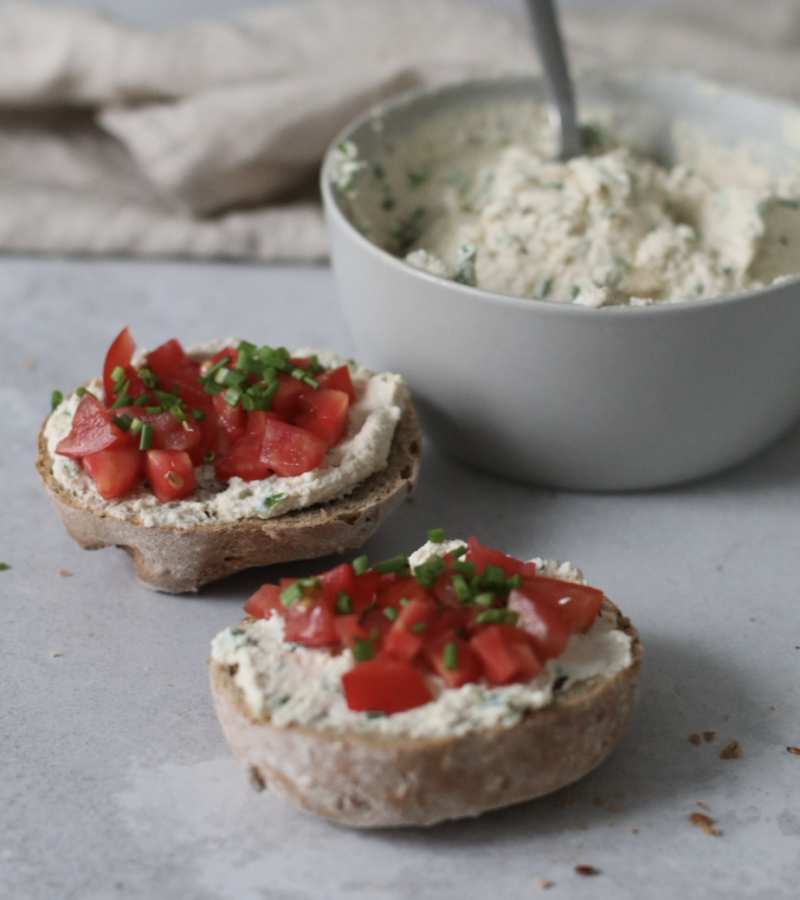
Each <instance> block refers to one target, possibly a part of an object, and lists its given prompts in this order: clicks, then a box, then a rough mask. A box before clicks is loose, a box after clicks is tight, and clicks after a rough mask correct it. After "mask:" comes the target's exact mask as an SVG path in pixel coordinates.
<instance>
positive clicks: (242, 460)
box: [214, 434, 272, 481]
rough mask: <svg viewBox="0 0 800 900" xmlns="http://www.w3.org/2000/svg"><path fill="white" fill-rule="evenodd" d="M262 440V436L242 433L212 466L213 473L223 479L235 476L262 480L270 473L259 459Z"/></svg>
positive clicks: (245, 479)
mask: <svg viewBox="0 0 800 900" xmlns="http://www.w3.org/2000/svg"><path fill="white" fill-rule="evenodd" d="M262 442H263V438H262V437H260V436H259V435H257V434H245V435H243V436H242V437H240V438H239V440H238V441H234V442H233V444H231V446H230V448H229V449H228V452H227V453H226V454H225V456H223V457H222V459H221V460H220V461H219V462H218V463H217V464H216V465H215V466H214V474H215V475H216V476H217V478H221V479H223V480H224V481H229V480H230V479H231V478H235V477H238V478H241V479H243V480H244V481H263V480H264V479H265V478H267V477H269V475H271V474H272V469H270V467H269V466H268V465H267V464H266V463H265V462H263V461H262V459H261V444H262Z"/></svg>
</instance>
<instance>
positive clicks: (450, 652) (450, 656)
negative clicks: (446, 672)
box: [443, 641, 458, 671]
mask: <svg viewBox="0 0 800 900" xmlns="http://www.w3.org/2000/svg"><path fill="white" fill-rule="evenodd" d="M443 656H444V667H445V669H450V670H451V671H452V670H453V669H455V668H457V667H458V644H456V643H455V641H448V642H447V643H446V644H445V645H444V654H443Z"/></svg>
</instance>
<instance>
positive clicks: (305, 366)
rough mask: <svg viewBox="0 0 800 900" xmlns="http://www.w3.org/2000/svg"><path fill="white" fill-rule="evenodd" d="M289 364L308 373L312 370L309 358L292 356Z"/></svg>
mask: <svg viewBox="0 0 800 900" xmlns="http://www.w3.org/2000/svg"><path fill="white" fill-rule="evenodd" d="M289 362H290V363H291V364H292V365H293V366H294V367H295V368H297V369H302V370H303V371H304V372H307V371H308V370H309V369H310V368H311V360H310V359H309V358H308V357H307V356H290V357H289Z"/></svg>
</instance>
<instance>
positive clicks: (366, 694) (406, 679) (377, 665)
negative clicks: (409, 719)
mask: <svg viewBox="0 0 800 900" xmlns="http://www.w3.org/2000/svg"><path fill="white" fill-rule="evenodd" d="M342 686H343V687H344V695H345V699H346V700H347V705H348V706H349V707H350V709H353V710H355V711H356V712H383V713H386V714H387V715H392V714H393V713H398V712H404V711H405V710H407V709H414V708H415V707H417V706H423V705H424V704H426V703H430V701H431V700H433V695H432V694H431V692H430V690H429V689H428V686H427V684H425V679H424V678H423V676H422V673H421V672H420V671H419V669H417V668H415V667H414V666H412V665H411V663H408V662H403V661H401V660H397V659H388V658H387V657H384V656H380V657H376V658H375V659H371V660H368V661H367V662H363V663H359V664H358V665H356V666H355V667H354V668H352V669H351V670H350V671H349V672H345V674H344V675H343V676H342Z"/></svg>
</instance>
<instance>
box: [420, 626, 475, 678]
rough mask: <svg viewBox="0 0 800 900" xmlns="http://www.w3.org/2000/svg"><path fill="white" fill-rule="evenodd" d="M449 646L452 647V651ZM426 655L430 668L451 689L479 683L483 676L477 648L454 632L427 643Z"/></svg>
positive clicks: (440, 635)
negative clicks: (474, 682) (475, 682)
mask: <svg viewBox="0 0 800 900" xmlns="http://www.w3.org/2000/svg"><path fill="white" fill-rule="evenodd" d="M448 644H450V645H452V649H451V648H449V647H448ZM424 654H425V658H426V659H427V661H428V664H429V665H430V667H431V668H432V669H433V671H434V672H436V674H437V675H438V676H439V677H440V678H442V679H443V680H444V683H445V684H446V685H447V687H449V688H457V687H461V686H462V685H464V684H469V683H470V682H473V681H478V680H479V679H480V678H481V676H482V675H483V666H482V665H481V660H480V657H479V656H478V654H477V652H476V651H475V648H474V647H473V646H472V645H471V644H470V642H469V641H467V640H464V639H463V638H461V637H459V636H458V635H457V634H456V633H455V632H454V631H452V630H450V631H449V632H444V633H442V634H439V635H438V636H437V637H435V638H434V639H433V640H431V641H428V642H426V644H425V647H424ZM448 664H449V665H448Z"/></svg>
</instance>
